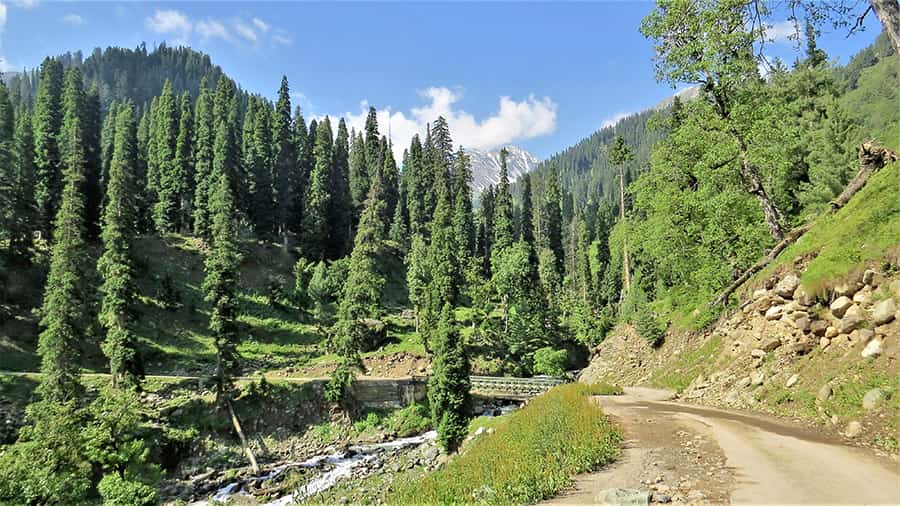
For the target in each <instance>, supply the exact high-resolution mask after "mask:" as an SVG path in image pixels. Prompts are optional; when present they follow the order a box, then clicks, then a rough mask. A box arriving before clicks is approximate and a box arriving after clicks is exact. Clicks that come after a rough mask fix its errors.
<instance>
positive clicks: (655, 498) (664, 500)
mask: <svg viewBox="0 0 900 506" xmlns="http://www.w3.org/2000/svg"><path fill="white" fill-rule="evenodd" d="M650 501H651V502H655V503H659V504H668V503H670V502H672V498H671V497H670V496H669V495H667V494H661V493H659V492H654V493H653V495H652V496H651V497H650Z"/></svg>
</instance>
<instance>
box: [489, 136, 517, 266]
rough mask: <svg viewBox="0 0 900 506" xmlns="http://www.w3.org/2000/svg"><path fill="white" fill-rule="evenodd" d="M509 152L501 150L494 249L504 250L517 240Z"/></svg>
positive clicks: (496, 196) (495, 211)
mask: <svg viewBox="0 0 900 506" xmlns="http://www.w3.org/2000/svg"><path fill="white" fill-rule="evenodd" d="M507 156H508V152H507V151H506V148H503V149H501V150H500V183H499V184H498V185H497V193H496V194H495V195H494V214H493V222H494V223H493V225H494V238H493V249H494V250H495V251H499V250H502V249H503V248H506V247H508V246H511V245H512V243H513V242H514V240H515V229H514V223H513V201H512V194H511V193H510V191H509V169H508V168H507V165H506V159H507Z"/></svg>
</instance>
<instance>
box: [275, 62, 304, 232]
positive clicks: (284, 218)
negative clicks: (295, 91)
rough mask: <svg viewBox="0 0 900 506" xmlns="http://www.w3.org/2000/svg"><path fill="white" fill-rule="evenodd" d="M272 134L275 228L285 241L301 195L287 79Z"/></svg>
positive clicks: (276, 105) (276, 106)
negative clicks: (297, 175)
mask: <svg viewBox="0 0 900 506" xmlns="http://www.w3.org/2000/svg"><path fill="white" fill-rule="evenodd" d="M272 133H273V135H274V141H273V144H274V145H273V151H274V156H275V164H274V167H273V170H272V177H273V181H274V190H275V195H274V200H275V228H276V229H277V230H278V234H279V235H281V237H282V238H283V239H284V240H286V239H287V232H288V228H289V226H290V221H291V211H292V210H293V209H294V207H293V206H294V199H295V198H297V197H298V196H299V195H302V194H296V195H295V194H294V193H293V191H292V190H295V189H298V188H297V180H296V177H295V169H296V164H297V153H296V149H295V145H294V142H293V138H292V129H291V90H290V87H289V86H288V80H287V76H282V77H281V87H280V88H279V89H278V102H276V103H275V113H274V116H273V117H272Z"/></svg>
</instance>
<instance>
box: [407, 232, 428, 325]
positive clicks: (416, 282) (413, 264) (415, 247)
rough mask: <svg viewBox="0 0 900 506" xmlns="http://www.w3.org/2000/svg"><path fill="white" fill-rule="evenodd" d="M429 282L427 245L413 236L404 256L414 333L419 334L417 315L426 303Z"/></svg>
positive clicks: (415, 235)
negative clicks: (414, 326) (413, 315)
mask: <svg viewBox="0 0 900 506" xmlns="http://www.w3.org/2000/svg"><path fill="white" fill-rule="evenodd" d="M429 281H430V276H429V269H428V245H427V244H425V239H424V238H422V236H421V235H420V234H414V235H413V238H412V242H411V245H410V248H409V254H408V255H406V286H407V287H408V289H409V302H410V304H412V306H413V313H415V316H416V333H418V332H419V313H420V310H421V308H422V306H423V305H424V304H425V302H426V297H427V296H426V293H427V290H428V283H429Z"/></svg>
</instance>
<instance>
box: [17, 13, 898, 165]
mask: <svg viewBox="0 0 900 506" xmlns="http://www.w3.org/2000/svg"><path fill="white" fill-rule="evenodd" d="M651 8H652V3H650V2H595V3H583V2H582V3H499V2H495V3H455V4H446V3H412V4H411V3H372V2H370V3H299V2H296V3H295V2H290V3H289V2H272V3H242V2H168V3H165V2H142V3H133V2H128V3H126V2H48V1H42V0H0V58H2V59H3V63H2V64H0V65H2V66H3V67H5V68H6V69H21V68H22V67H33V66H35V65H37V64H39V63H40V61H41V59H42V58H43V57H44V56H45V55H48V54H58V53H61V52H65V51H74V50H78V49H80V50H82V51H83V52H85V54H89V53H90V50H91V49H92V48H94V47H97V46H99V47H107V46H110V45H118V46H125V47H134V46H136V45H138V44H139V43H141V42H142V41H145V42H146V43H147V44H148V46H150V47H152V46H153V45H155V44H156V43H159V42H162V41H166V42H167V43H168V44H170V45H177V44H187V45H190V46H191V47H194V48H196V49H199V50H201V51H204V52H206V53H208V54H210V55H211V57H212V59H213V62H215V63H217V64H218V65H220V66H222V68H223V69H224V70H225V72H226V73H228V74H229V75H231V76H232V77H234V78H235V79H236V80H237V81H238V82H239V83H240V85H241V86H242V87H243V88H245V89H248V90H250V91H251V92H256V93H261V94H263V95H265V96H268V97H274V95H275V92H276V91H277V88H278V84H279V81H280V77H281V75H282V74H286V75H287V76H288V79H289V80H290V83H291V89H292V92H293V95H294V101H295V103H299V104H300V105H301V106H302V107H303V109H304V112H305V114H306V115H307V118H309V117H312V116H323V115H325V114H329V115H331V116H337V115H340V116H346V117H348V118H349V120H350V124H351V125H360V124H361V123H362V120H363V116H362V115H363V112H364V109H365V107H366V105H365V104H371V105H374V106H375V107H377V108H378V109H379V110H380V118H379V120H380V123H381V126H382V130H383V131H386V130H387V124H388V123H390V125H391V134H392V137H393V139H394V142H395V143H397V144H398V145H403V144H407V143H408V139H409V136H410V135H411V134H412V132H415V131H419V130H421V128H422V126H423V124H424V122H426V121H431V120H433V119H434V117H436V116H437V115H438V114H443V115H445V116H447V117H449V119H450V126H451V134H453V136H454V140H456V141H458V142H460V143H462V144H463V145H465V146H467V147H479V148H492V147H496V146H499V145H501V144H507V143H511V144H516V145H520V146H522V147H524V148H526V149H528V150H530V151H532V152H533V153H534V154H535V155H537V156H538V157H540V158H545V157H547V156H550V155H552V154H553V153H555V152H557V151H559V150H561V149H564V148H565V147H567V146H570V145H571V144H573V143H575V142H577V141H578V140H579V139H581V138H583V137H585V136H587V135H590V134H591V133H592V132H593V131H595V130H597V129H598V128H599V127H600V126H601V125H603V124H604V123H605V122H610V121H612V120H613V119H614V118H616V117H619V116H621V115H624V114H626V113H630V112H637V111H640V110H643V109H646V108H648V107H651V106H653V105H654V104H656V103H657V102H659V101H660V100H662V99H663V98H665V97H667V96H669V95H671V94H672V90H671V88H669V87H668V86H667V85H665V84H659V83H656V82H655V80H654V77H653V66H652V62H651V57H652V48H651V45H650V42H649V41H647V40H646V39H644V38H643V37H642V36H641V35H640V33H639V32H638V26H639V24H640V20H641V18H642V17H643V16H645V15H646V14H647V13H648V12H649V11H650V9H651ZM869 18H870V19H868V20H867V24H868V30H866V31H864V32H862V33H859V34H857V35H854V36H852V37H850V38H849V39H848V38H846V37H845V36H844V35H845V34H844V33H843V32H838V33H831V34H825V35H823V37H822V38H821V39H820V46H822V47H823V48H824V49H826V50H827V51H828V52H829V54H830V56H831V57H832V58H835V59H837V60H839V61H841V62H846V61H847V59H848V58H849V56H850V55H852V54H854V53H855V52H857V51H858V50H859V49H861V48H863V47H865V46H866V45H868V44H869V43H871V41H872V40H873V39H874V37H875V36H876V35H877V34H878V33H879V31H880V25H878V24H877V20H876V19H875V18H874V16H871V15H870V16H869ZM781 28H782V27H780V26H775V27H774V28H773V30H772V32H773V34H775V35H776V36H777V37H778V38H779V39H780V41H779V42H775V43H773V44H770V45H769V46H768V47H767V50H766V52H767V53H768V54H770V55H779V56H782V57H784V58H785V59H786V60H788V61H793V59H794V53H793V51H794V49H793V43H792V42H790V41H786V40H783V38H782V37H780V36H779V34H780V33H781V32H782V31H783V30H781Z"/></svg>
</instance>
